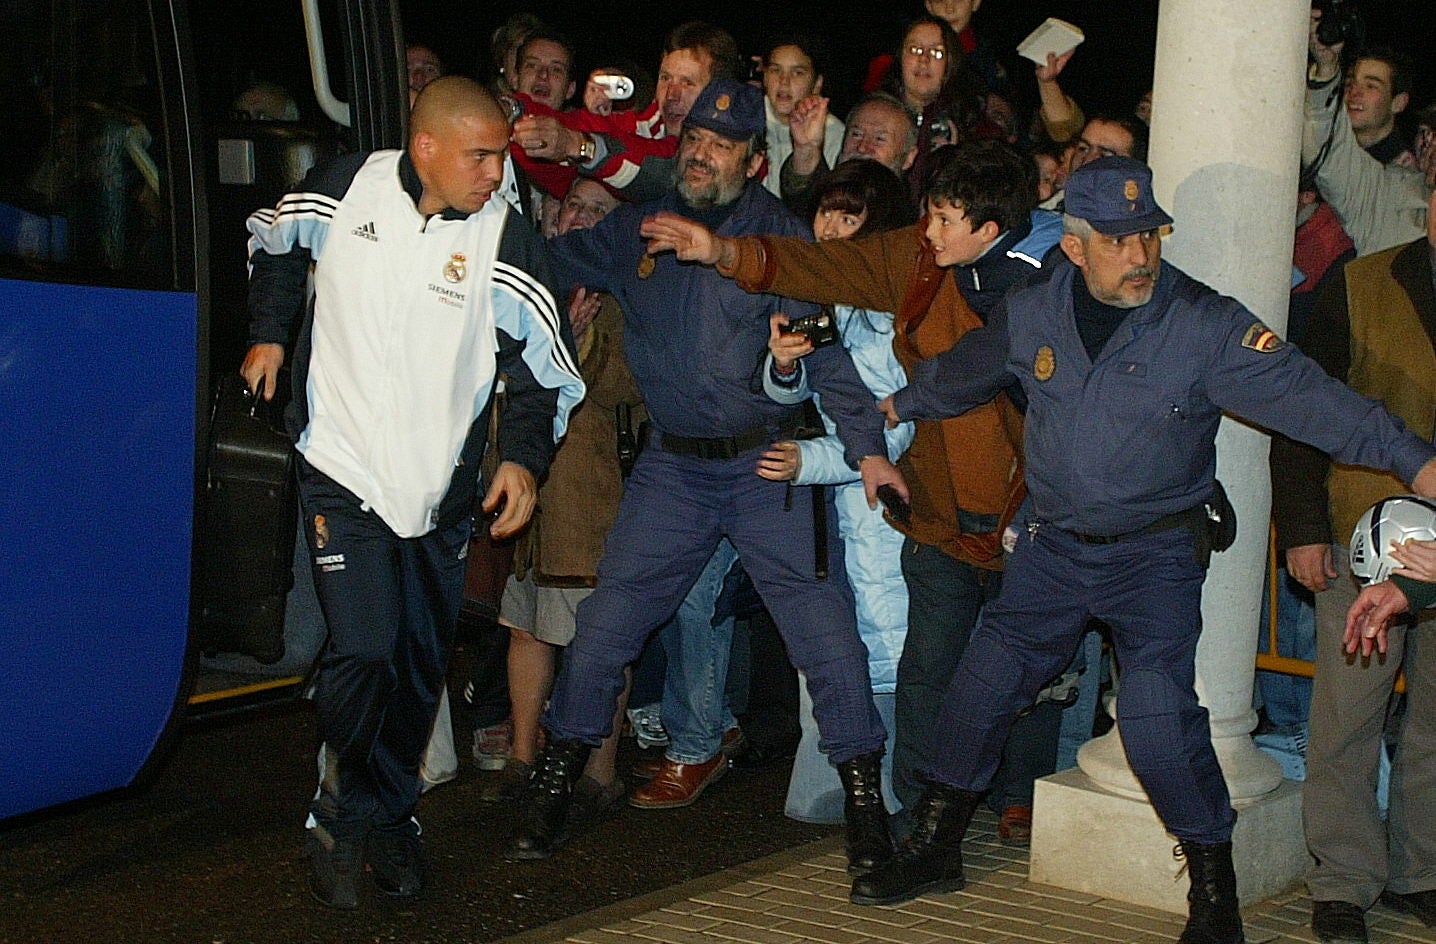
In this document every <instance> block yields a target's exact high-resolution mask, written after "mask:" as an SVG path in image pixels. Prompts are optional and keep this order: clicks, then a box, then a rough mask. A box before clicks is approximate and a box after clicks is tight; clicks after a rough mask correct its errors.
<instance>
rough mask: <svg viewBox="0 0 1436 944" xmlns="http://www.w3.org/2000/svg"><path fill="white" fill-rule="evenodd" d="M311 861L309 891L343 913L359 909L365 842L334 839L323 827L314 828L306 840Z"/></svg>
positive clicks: (310, 829) (322, 902) (322, 901)
mask: <svg viewBox="0 0 1436 944" xmlns="http://www.w3.org/2000/svg"><path fill="white" fill-rule="evenodd" d="M304 853H305V855H306V856H307V857H308V859H309V891H310V892H311V893H312V894H313V895H314V897H315V898H317V899H318V900H319V902H320V904H323V905H327V906H329V907H330V908H338V909H340V910H341V911H353V910H354V909H355V908H358V907H359V872H360V870H361V869H362V868H363V859H364V840H363V839H358V838H355V839H335V838H334V837H333V836H331V835H330V834H329V831H328V830H326V829H325V828H324V827H323V826H311V827H309V829H308V830H307V832H306V835H305V837H304Z"/></svg>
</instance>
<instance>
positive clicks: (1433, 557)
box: [1391, 539, 1436, 583]
mask: <svg viewBox="0 0 1436 944" xmlns="http://www.w3.org/2000/svg"><path fill="white" fill-rule="evenodd" d="M1391 557H1392V559H1393V560H1395V561H1396V562H1397V563H1398V564H1400V565H1401V566H1400V567H1398V568H1397V569H1396V570H1394V571H1392V573H1397V574H1400V575H1401V576H1403V577H1410V578H1411V579H1412V580H1424V581H1426V582H1427V583H1436V541H1417V540H1414V539H1412V540H1407V541H1404V542H1402V543H1401V544H1394V545H1392V547H1391Z"/></svg>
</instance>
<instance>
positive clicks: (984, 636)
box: [930, 525, 1236, 843]
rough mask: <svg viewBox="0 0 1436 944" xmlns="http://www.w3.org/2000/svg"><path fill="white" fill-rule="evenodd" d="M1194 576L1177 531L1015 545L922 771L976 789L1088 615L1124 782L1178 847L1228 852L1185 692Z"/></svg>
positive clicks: (1213, 774) (1228, 812)
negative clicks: (1102, 630) (1107, 664)
mask: <svg viewBox="0 0 1436 944" xmlns="http://www.w3.org/2000/svg"><path fill="white" fill-rule="evenodd" d="M1205 575H1206V574H1205V570H1204V569H1203V568H1202V567H1201V566H1200V565H1199V564H1198V563H1197V562H1196V559H1195V555H1194V552H1193V538H1192V535H1191V533H1190V532H1189V531H1188V530H1186V529H1185V528H1177V529H1174V530H1170V531H1163V532H1159V533H1157V534H1150V535H1144V536H1140V537H1135V538H1131V539H1129V540H1125V541H1121V542H1118V543H1115V544H1085V543H1082V542H1080V541H1078V540H1077V538H1075V537H1074V536H1072V535H1070V534H1067V533H1066V532H1063V531H1060V530H1058V529H1057V528H1055V527H1052V526H1051V525H1043V526H1041V527H1039V529H1038V531H1037V534H1036V536H1035V537H1033V536H1029V535H1028V534H1025V533H1024V534H1023V535H1022V536H1021V537H1020V538H1019V540H1018V549H1017V551H1016V552H1015V553H1014V554H1013V555H1012V556H1011V557H1010V558H1009V559H1008V562H1007V567H1006V572H1005V573H1004V575H1003V581H1002V592H1001V595H1000V596H999V597H998V599H997V600H996V601H994V602H992V603H989V604H988V606H987V609H986V610H985V611H984V614H983V619H982V622H981V624H980V625H979V627H978V629H977V630H976V631H975V632H974V633H973V635H972V641H971V642H970V643H969V644H968V647H967V651H966V652H965V653H964V654H963V658H962V662H961V663H960V664H959V666H958V669H957V672H956V673H955V674H954V676H953V681H952V685H951V687H950V688H949V689H948V691H947V697H946V699H945V700H944V702H943V708H942V717H941V720H940V721H939V723H938V726H937V730H938V731H942V732H947V734H948V740H947V741H946V742H945V743H944V745H943V750H942V752H941V753H940V754H939V756H938V757H937V759H936V761H935V762H934V764H933V766H932V768H931V770H930V773H931V775H932V776H933V778H934V779H936V780H938V781H941V782H943V783H949V784H953V785H955V786H957V787H960V788H963V789H967V790H982V789H985V788H986V787H987V786H988V784H989V783H990V782H991V780H992V777H993V773H994V771H995V770H996V768H997V763H998V759H999V758H1000V757H1001V755H1002V747H1003V744H1004V743H1005V742H1006V740H1007V734H1008V730H1009V728H1010V726H1011V724H1012V719H1013V717H1014V716H1015V715H1016V714H1017V712H1018V711H1020V710H1021V709H1023V708H1025V707H1027V706H1028V705H1030V704H1032V700H1033V698H1034V696H1036V694H1037V692H1038V690H1039V689H1040V688H1041V687H1042V686H1043V685H1045V684H1046V683H1047V682H1049V681H1051V680H1052V679H1053V678H1054V677H1055V676H1057V675H1058V674H1059V673H1060V672H1061V671H1062V670H1063V669H1064V668H1065V667H1066V666H1067V664H1068V663H1069V662H1070V661H1071V659H1072V656H1073V653H1074V652H1075V651H1076V648H1077V645H1078V643H1079V641H1080V640H1081V637H1082V632H1083V629H1084V628H1085V627H1086V624H1087V620H1088V618H1090V617H1096V618H1098V619H1101V620H1103V621H1105V622H1106V623H1107V624H1108V625H1110V626H1111V627H1112V639H1113V645H1114V648H1115V650H1116V656H1117V663H1118V665H1119V666H1120V667H1121V672H1122V693H1121V696H1120V697H1119V699H1118V719H1119V721H1120V724H1121V730H1122V743H1123V744H1124V746H1125V747H1126V750H1127V760H1128V762H1129V763H1130V764H1131V765H1132V770H1133V772H1135V773H1136V775H1137V778H1138V779H1139V780H1140V781H1141V783H1142V786H1143V787H1144V788H1145V789H1146V791H1147V795H1148V797H1149V798H1150V799H1151V801H1152V805H1153V807H1155V808H1156V811H1157V814H1158V815H1159V816H1160V817H1161V818H1162V822H1163V823H1164V824H1166V827H1167V829H1168V830H1169V831H1170V832H1172V833H1173V834H1174V835H1175V836H1177V838H1179V839H1185V840H1189V841H1195V842H1203V843H1211V842H1225V841H1227V840H1229V839H1230V838H1231V828H1232V824H1233V823H1234V822H1235V821H1236V813H1235V812H1234V811H1233V810H1232V807H1231V801H1230V798H1229V797H1228V795H1227V787H1226V781H1225V780H1223V779H1222V772H1221V768H1220V767H1218V765H1217V758H1216V753H1215V752H1214V751H1213V750H1212V742H1211V729H1210V726H1209V724H1208V722H1207V711H1206V709H1205V708H1203V707H1201V706H1200V705H1199V704H1198V703H1197V695H1196V689H1195V687H1194V686H1195V680H1196V649H1197V637H1198V636H1199V635H1200V634H1201V594H1202V581H1203V578H1204V577H1205Z"/></svg>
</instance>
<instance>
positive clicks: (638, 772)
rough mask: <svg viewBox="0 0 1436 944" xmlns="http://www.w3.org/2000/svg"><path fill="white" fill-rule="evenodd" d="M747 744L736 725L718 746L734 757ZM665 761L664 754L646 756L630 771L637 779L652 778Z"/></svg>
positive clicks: (741, 730) (725, 733) (721, 750)
mask: <svg viewBox="0 0 1436 944" xmlns="http://www.w3.org/2000/svg"><path fill="white" fill-rule="evenodd" d="M747 746H748V738H747V736H745V735H744V734H743V729H742V728H740V727H738V726H737V725H734V726H733V727H731V728H729V729H728V730H727V731H724V732H723V742H722V743H721V744H720V745H719V746H718V750H719V751H720V752H721V753H722V754H723V756H724V757H732V756H733V755H734V754H736V753H737V752H738V751H741V750H743V749H744V748H745V747H747ZM665 763H668V761H667V759H666V758H665V757H664V756H663V755H662V754H659V755H658V756H657V757H645V758H643V759H642V760H638V761H634V762H633V767H632V768H631V769H630V770H629V773H630V774H631V775H632V776H633V777H634V779H636V780H652V779H653V778H654V777H656V776H658V771H659V770H661V769H662V768H663V765H664V764H665Z"/></svg>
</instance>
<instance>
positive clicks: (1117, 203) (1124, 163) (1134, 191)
mask: <svg viewBox="0 0 1436 944" xmlns="http://www.w3.org/2000/svg"><path fill="white" fill-rule="evenodd" d="M1063 212H1064V213H1067V214H1069V215H1071V216H1075V217H1079V218H1081V219H1084V220H1086V221H1087V222H1088V223H1090V224H1092V228H1093V229H1095V230H1096V231H1097V232H1099V233H1102V234H1103V235H1105V236H1126V235H1127V234H1128V233H1141V232H1145V231H1146V230H1149V229H1157V228H1159V227H1162V226H1166V225H1167V224H1168V223H1170V222H1172V218H1171V217H1170V216H1168V215H1167V213H1166V211H1165V210H1163V209H1162V208H1161V207H1159V206H1157V199H1156V197H1154V196H1152V170H1151V168H1149V167H1148V166H1147V165H1146V164H1143V163H1142V162H1141V161H1139V160H1136V159H1135V158H1131V157H1121V156H1112V157H1099V158H1097V160H1095V161H1092V162H1090V163H1088V164H1083V165H1082V166H1081V167H1079V168H1077V169H1076V170H1074V171H1073V172H1072V176H1070V177H1068V178H1067V189H1066V191H1065V192H1064V196H1063Z"/></svg>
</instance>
